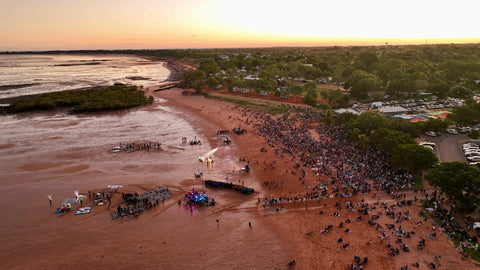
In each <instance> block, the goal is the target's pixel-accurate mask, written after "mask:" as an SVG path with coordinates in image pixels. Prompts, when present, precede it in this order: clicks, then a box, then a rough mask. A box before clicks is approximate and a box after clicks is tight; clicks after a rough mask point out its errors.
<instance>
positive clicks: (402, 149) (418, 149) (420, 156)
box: [392, 144, 438, 172]
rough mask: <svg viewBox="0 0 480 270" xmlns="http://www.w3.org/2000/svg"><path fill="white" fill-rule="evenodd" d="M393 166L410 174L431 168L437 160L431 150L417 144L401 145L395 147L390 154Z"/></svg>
mask: <svg viewBox="0 0 480 270" xmlns="http://www.w3.org/2000/svg"><path fill="white" fill-rule="evenodd" d="M392 162H393V164H395V165H397V166H400V167H403V168H405V169H407V170H409V171H411V172H417V171H419V170H424V169H428V168H431V167H433V166H434V165H435V164H437V163H438V158H437V156H435V154H434V153H433V151H432V150H431V149H428V148H427V147H425V146H422V145H419V144H401V145H398V146H397V147H395V149H394V150H393V154H392Z"/></svg>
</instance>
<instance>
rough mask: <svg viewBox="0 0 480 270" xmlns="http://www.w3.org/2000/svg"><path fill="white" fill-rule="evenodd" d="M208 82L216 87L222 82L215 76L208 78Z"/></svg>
mask: <svg viewBox="0 0 480 270" xmlns="http://www.w3.org/2000/svg"><path fill="white" fill-rule="evenodd" d="M207 84H208V86H210V87H215V86H217V85H219V84H220V82H219V81H218V80H217V78H215V77H210V78H208V79H207Z"/></svg>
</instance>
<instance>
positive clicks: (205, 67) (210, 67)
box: [199, 59, 220, 76]
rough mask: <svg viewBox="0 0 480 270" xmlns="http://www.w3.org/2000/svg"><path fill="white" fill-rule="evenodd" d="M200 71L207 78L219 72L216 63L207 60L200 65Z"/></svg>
mask: <svg viewBox="0 0 480 270" xmlns="http://www.w3.org/2000/svg"><path fill="white" fill-rule="evenodd" d="M199 69H200V70H202V71H203V72H205V74H207V75H208V76H210V75H214V74H215V73H217V72H218V71H220V67H219V66H218V64H217V62H216V61H215V60H213V59H208V60H205V61H203V62H201V63H200V68H199Z"/></svg>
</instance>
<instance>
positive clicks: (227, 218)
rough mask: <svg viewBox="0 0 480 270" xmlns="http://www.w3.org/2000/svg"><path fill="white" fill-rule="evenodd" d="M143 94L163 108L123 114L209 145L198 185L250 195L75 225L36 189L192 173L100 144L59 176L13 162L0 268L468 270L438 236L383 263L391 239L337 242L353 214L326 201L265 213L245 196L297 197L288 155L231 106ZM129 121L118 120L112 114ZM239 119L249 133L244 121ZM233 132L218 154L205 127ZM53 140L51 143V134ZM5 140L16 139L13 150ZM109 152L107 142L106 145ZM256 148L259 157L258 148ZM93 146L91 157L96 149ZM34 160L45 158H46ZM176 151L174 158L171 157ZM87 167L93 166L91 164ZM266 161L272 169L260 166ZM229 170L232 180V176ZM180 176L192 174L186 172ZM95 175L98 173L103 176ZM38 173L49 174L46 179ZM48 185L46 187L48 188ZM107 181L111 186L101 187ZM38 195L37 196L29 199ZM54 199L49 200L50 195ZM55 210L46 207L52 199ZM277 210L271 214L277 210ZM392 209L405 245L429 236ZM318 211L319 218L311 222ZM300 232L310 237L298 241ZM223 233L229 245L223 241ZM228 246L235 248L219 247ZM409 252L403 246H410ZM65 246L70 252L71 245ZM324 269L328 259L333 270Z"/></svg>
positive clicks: (356, 235) (172, 93) (355, 233)
mask: <svg viewBox="0 0 480 270" xmlns="http://www.w3.org/2000/svg"><path fill="white" fill-rule="evenodd" d="M154 89H155V86H151V87H147V88H146V89H144V90H145V91H146V92H147V94H149V95H152V96H154V97H157V98H161V99H163V100H166V101H163V100H161V101H160V100H157V101H158V102H155V103H154V104H152V105H148V106H145V107H139V108H138V110H137V109H135V110H132V112H133V111H135V112H137V111H138V112H139V113H142V114H144V115H145V118H143V120H144V121H145V122H149V123H150V122H156V121H157V120H158V119H156V118H154V117H153V116H155V114H152V112H155V111H158V110H159V109H158V108H157V107H158V105H159V104H160V105H161V106H163V105H166V106H167V107H169V108H170V109H171V110H172V111H175V112H180V114H181V116H180V117H181V118H183V119H184V120H186V121H188V122H189V123H190V124H191V125H192V126H193V128H194V130H195V131H199V133H200V134H198V133H197V135H201V136H202V140H203V138H205V139H206V140H208V142H209V143H208V145H207V144H205V145H204V147H210V148H214V147H219V148H221V150H219V151H217V152H216V153H215V168H214V170H212V171H213V172H212V171H209V172H207V176H209V177H210V176H211V177H212V179H213V180H223V179H222V178H221V177H224V176H225V175H226V176H228V177H229V181H235V182H236V181H240V180H241V181H244V182H245V185H246V186H248V187H254V188H255V190H256V191H257V192H258V193H257V194H256V195H252V196H248V197H245V196H243V195H237V194H232V193H230V192H226V191H221V190H213V189H212V190H209V193H210V192H211V193H212V194H213V195H214V196H218V197H215V199H217V198H218V199H219V200H218V205H217V206H215V207H213V208H207V209H202V210H199V212H198V215H193V214H192V215H191V214H190V213H188V211H185V209H181V208H180V207H177V206H176V200H177V198H180V197H181V195H182V191H180V190H178V193H177V195H176V197H175V199H172V200H171V201H168V202H166V203H165V206H164V207H163V208H161V207H157V209H156V210H153V211H148V212H146V213H144V214H142V215H140V216H139V217H138V218H135V219H133V218H132V219H129V220H119V221H111V220H110V218H109V216H108V214H109V211H110V210H111V209H103V210H101V211H100V209H94V210H97V212H93V213H92V214H90V215H86V216H82V217H75V216H72V215H66V216H62V217H60V216H55V215H53V214H52V209H53V208H52V207H48V206H47V202H46V198H45V194H50V193H46V192H50V190H51V189H52V183H55V190H56V191H57V192H58V193H60V194H59V195H58V196H59V197H58V199H60V196H63V195H64V194H65V195H66V194H67V193H68V194H69V195H70V196H72V193H71V191H72V190H74V189H73V188H78V186H80V187H81V188H82V191H85V188H88V187H92V189H93V188H100V187H104V184H105V183H106V182H107V181H106V180H105V179H102V176H103V177H105V176H107V177H108V178H110V181H112V179H114V181H125V183H131V186H128V188H130V189H131V190H134V189H135V190H138V189H144V190H146V189H148V188H150V187H151V186H152V185H153V184H156V183H159V184H160V183H162V181H165V177H164V178H162V177H161V176H157V175H156V174H158V175H162V174H165V173H167V172H169V171H173V170H183V171H187V169H186V168H188V173H189V175H190V177H191V178H188V179H180V178H179V179H178V181H179V184H178V185H176V187H178V188H183V189H185V190H187V189H189V188H191V187H195V188H201V184H200V183H199V182H198V180H195V179H192V178H193V169H194V168H193V166H190V167H188V164H182V166H181V167H178V168H177V167H174V166H171V165H169V164H167V165H165V166H155V165H156V164H154V163H157V162H160V163H161V162H162V156H159V155H156V154H154V153H148V154H147V152H137V153H136V154H138V155H131V153H128V154H125V155H121V156H112V155H111V154H110V153H107V148H106V146H105V147H104V148H105V149H103V148H102V147H103V146H101V147H98V146H97V147H95V149H92V148H91V147H89V146H88V145H83V146H81V147H78V148H75V149H73V151H72V152H68V151H67V153H61V154H57V155H55V156H54V157H53V159H52V160H50V162H52V161H53V162H56V163H58V164H61V163H62V161H63V160H62V158H63V157H68V158H70V159H71V156H74V157H75V158H74V159H71V160H68V159H67V162H72V163H71V164H68V165H67V166H64V167H67V168H64V167H62V166H60V165H58V166H57V164H53V163H52V164H49V163H48V162H47V161H48V160H47V161H45V163H42V162H40V161H38V160H33V159H31V158H30V159H28V160H26V161H23V160H22V162H20V165H19V164H16V163H14V164H15V165H14V166H12V168H13V169H14V170H15V169H16V170H18V171H20V172H21V173H18V172H17V174H15V175H13V174H8V173H9V172H10V171H9V170H6V169H5V171H4V173H5V174H6V176H7V178H9V179H7V180H4V181H3V182H2V184H3V186H2V185H0V188H2V189H1V190H2V191H4V192H5V196H4V198H2V202H1V203H2V205H4V206H5V208H6V209H8V213H7V214H8V216H11V214H10V213H11V212H13V211H18V212H17V213H18V214H17V215H16V216H15V218H16V219H18V220H19V221H17V220H16V219H15V222H18V223H19V224H22V222H23V221H25V222H24V223H23V224H22V226H18V228H15V229H14V230H13V229H12V231H8V230H4V232H3V235H4V236H5V239H6V240H5V241H4V242H3V243H2V244H1V245H0V254H2V255H0V259H2V261H3V262H4V263H5V265H6V267H7V268H8V267H10V268H21V269H40V268H41V269H45V268H47V267H49V268H59V269H64V268H68V267H71V266H72V265H75V266H76V267H77V268H79V269H92V268H98V267H107V268H116V269H129V268H131V267H139V268H149V269H156V268H161V269H191V268H192V267H196V268H199V269H345V268H346V267H348V265H349V264H351V263H352V262H353V258H354V256H361V257H369V264H368V266H367V267H366V269H399V268H400V267H402V266H404V265H405V264H408V265H410V264H411V263H413V262H415V261H419V262H421V263H422V267H421V268H420V269H427V267H426V263H428V262H432V261H434V262H435V263H437V265H438V266H439V269H472V268H473V267H475V266H478V265H476V264H474V263H472V262H471V261H470V260H463V259H462V258H461V256H460V254H459V253H458V252H457V251H456V250H455V249H454V248H453V247H452V245H451V243H450V242H449V240H448V239H446V238H445V237H443V236H439V238H438V239H436V240H430V239H427V248H426V249H425V250H422V251H420V250H418V251H417V250H412V252H411V253H403V252H402V253H401V254H399V255H398V256H397V257H390V256H389V255H388V253H387V249H386V247H385V246H386V244H387V243H388V242H392V243H393V242H394V241H395V238H394V237H392V239H391V240H380V239H378V234H379V232H378V231H377V230H375V229H374V228H373V227H371V226H370V225H368V224H367V223H366V222H365V221H364V222H356V221H353V222H352V224H351V225H350V226H349V228H350V229H351V230H352V232H351V233H346V232H344V229H340V228H339V226H338V223H339V222H340V221H344V220H345V219H346V218H347V217H349V218H352V220H355V218H356V217H357V216H358V215H359V214H358V213H356V212H349V211H347V210H345V209H343V210H341V211H340V212H341V217H335V216H334V212H336V211H339V210H338V209H337V207H336V206H335V205H334V203H336V202H337V201H339V200H338V199H336V198H328V199H325V200H323V199H322V201H318V202H317V201H316V200H314V201H311V202H309V206H308V209H307V206H306V204H305V203H304V202H297V203H289V204H284V205H282V206H279V205H278V204H277V205H268V206H267V207H266V208H263V207H262V205H261V204H259V203H257V197H260V198H262V199H263V198H264V197H265V198H269V197H270V196H275V197H277V196H282V195H283V194H288V195H289V196H290V195H292V196H293V195H296V194H305V192H308V190H307V189H305V187H304V185H303V183H300V181H298V180H299V179H298V176H295V175H292V174H291V173H290V172H291V171H290V170H291V169H292V167H293V166H294V165H295V161H294V160H293V158H292V159H291V158H290V157H288V156H287V157H280V156H278V155H276V154H275V153H274V148H273V147H270V146H268V145H267V143H266V140H265V138H264V137H261V136H259V135H256V134H254V132H253V130H254V128H253V127H252V126H253V125H254V124H255V123H258V120H257V119H255V117H252V116H251V115H250V114H248V112H247V111H246V110H244V109H243V108H241V107H237V106H236V105H234V104H231V103H228V102H224V101H220V100H214V99H208V98H205V97H204V96H197V95H189V96H183V95H182V91H183V90H184V89H180V88H172V89H169V90H165V91H161V92H154ZM129 112H130V111H128V112H127V111H124V110H122V111H120V113H121V114H123V113H125V114H128V113H129ZM50 114H51V113H49V112H47V113H43V116H45V115H47V117H45V119H41V121H40V122H42V121H43V122H49V121H50V122H51V123H50V125H54V126H55V127H56V128H57V129H58V130H62V128H68V127H70V125H73V126H74V125H81V124H82V119H73V118H72V119H68V122H66V124H65V125H63V126H62V125H60V124H57V120H59V119H55V117H51V115H50ZM113 114H116V113H93V114H91V115H93V116H94V117H95V118H98V121H103V122H105V121H110V122H112V119H113V121H118V122H119V124H123V123H121V121H120V119H117V118H115V119H114V118H111V119H108V120H107V117H103V116H107V115H113ZM81 117H84V116H81ZM12 118H13V117H12ZM75 118H76V117H75ZM53 120H55V121H53ZM247 120H248V122H249V123H250V124H247V123H246V122H247ZM238 127H241V128H246V129H247V133H245V134H243V135H236V134H234V133H230V134H229V135H228V136H229V138H231V140H232V144H231V145H228V146H225V145H224V144H223V142H222V138H221V137H219V136H217V133H216V130H217V129H226V130H230V131H231V130H232V129H233V128H238ZM20 128H21V127H20ZM137 128H138V126H137V125H136V123H134V125H131V126H125V130H126V132H130V131H134V129H137ZM148 128H149V129H150V130H151V129H158V130H159V133H160V134H161V125H152V126H149V127H148ZM179 132H180V133H179V134H178V135H176V136H183V134H182V133H181V130H179ZM137 134H138V133H137ZM141 136H144V135H141ZM58 137H59V138H60V139H62V134H61V132H59V134H58ZM55 138H57V134H56V136H51V137H49V138H46V139H45V140H43V139H42V141H41V146H40V147H42V148H43V146H45V145H46V146H49V142H51V140H52V139H55ZM178 138H180V137H178ZM92 139H93V137H92ZM15 143H17V142H16V141H15ZM109 143H112V142H111V141H109ZM264 146H266V149H267V151H266V152H263V151H260V149H262V147H264ZM31 147H32V149H30V150H28V151H32V152H34V151H35V147H39V146H38V143H37V142H34V143H32V145H31ZM60 147H61V145H60ZM1 148H3V149H11V151H15V145H14V144H13V145H0V149H1ZM98 148H102V150H99V149H98ZM187 148H188V147H187ZM166 149H168V146H166ZM188 149H192V150H191V151H196V150H194V149H197V148H191V147H190V148H188ZM28 151H27V154H26V155H27V157H28V154H29V153H28ZM44 151H48V149H47V150H44ZM176 151H181V150H178V149H177V150H176ZM165 154H168V153H165ZM171 155H172V156H175V155H176V153H175V152H173V151H172V153H171ZM140 156H141V157H142V158H143V161H147V162H149V163H148V167H147V166H145V167H141V166H140V165H139V164H135V161H136V159H137V158H139V157H140ZM77 157H78V158H77ZM239 157H240V158H246V160H248V161H250V164H251V166H252V168H253V169H252V170H251V172H250V173H248V174H246V173H239V172H238V167H239V166H240V164H242V163H240V162H239V161H238V158H239ZM92 159H94V160H93V162H92ZM110 159H111V160H110ZM72 160H73V161H72ZM190 160H192V161H193V160H194V161H195V162H196V163H195V164H199V163H198V161H197V160H196V159H195V157H192V159H189V160H188V162H190ZM42 161H43V160H42ZM28 162H32V164H30V166H21V165H22V163H28ZM34 162H35V163H34ZM96 162H98V163H96ZM108 162H111V163H112V164H122V166H120V167H116V166H113V165H111V164H109V163H108ZM275 162H276V164H277V165H276V167H274V166H271V165H272V164H275ZM49 166H52V167H49ZM17 167H18V168H17ZM6 168H7V167H6ZM112 168H113V169H114V170H112ZM232 168H234V169H237V171H236V172H232ZM144 170H145V171H148V172H152V174H151V175H150V174H149V175H148V177H147V176H146V175H147V174H145V175H142V171H144ZM190 170H192V173H191V174H190ZM26 171H27V172H26ZM292 171H293V170H292ZM83 172H85V173H83ZM105 172H107V173H108V175H107V174H104V173H105ZM126 172H130V174H126ZM29 173H30V174H29ZM49 173H51V175H53V176H54V177H50V176H51V175H50V174H49ZM33 174H36V175H37V174H38V175H42V174H43V176H41V177H39V178H38V179H37V178H36V177H32V175H33ZM117 174H118V177H117ZM152 176H153V177H152ZM17 177H20V178H22V177H23V179H20V180H18V179H17ZM29 177H31V178H32V179H33V180H34V181H37V182H32V183H27V184H25V185H22V184H23V183H22V182H23V181H25V182H26V181H27V180H26V179H27V178H29ZM82 177H83V178H82ZM51 178H53V179H54V180H57V182H54V181H53V182H50V181H52V180H51ZM314 179H315V180H316V178H315V177H314V176H313V174H311V173H310V172H309V175H308V176H307V180H308V181H311V182H313V180H314ZM59 180H60V181H59ZM9 181H10V182H11V183H10V185H7V184H6V182H9ZM28 181H30V179H28ZM40 181H44V182H40ZM70 181H75V182H70ZM264 181H273V182H276V183H278V184H280V186H279V188H276V187H275V188H274V187H273V185H270V186H268V185H264V184H262V182H264ZM39 183H40V184H39ZM110 184H117V183H116V182H115V183H113V182H111V183H110ZM121 184H123V182H121ZM5 187H6V188H5ZM61 192H62V193H61ZM135 192H136V191H135ZM39 194H40V195H39ZM28 196H31V197H32V198H33V199H32V198H28ZM40 196H41V197H42V198H41V199H39V197H40ZM56 196H57V194H56ZM412 197H413V192H409V193H408V194H407V198H412ZM55 199H57V198H56V197H55ZM29 200H31V201H32V202H31V204H30V205H29V206H28V209H27V210H26V211H23V210H25V209H24V208H27V207H26V206H25V203H18V201H29ZM347 200H350V201H352V202H353V203H360V202H361V200H365V201H367V202H368V203H372V204H374V203H375V202H377V201H376V199H375V198H370V196H369V195H365V196H352V197H350V198H348V199H343V200H341V203H342V205H343V203H345V201H347ZM382 201H387V202H389V203H390V204H391V203H394V202H395V200H393V199H390V198H389V196H388V195H386V194H383V195H382ZM55 203H58V200H57V201H55ZM279 208H280V210H278V211H277V209H279ZM400 210H401V211H411V212H412V213H413V214H412V220H411V221H404V222H402V223H400V225H401V226H402V227H403V228H405V229H406V230H409V231H410V230H412V231H413V230H415V231H416V232H417V235H416V236H414V237H412V238H414V239H408V240H405V241H408V244H409V245H410V247H411V248H412V249H414V248H415V246H414V244H415V241H416V240H418V238H419V237H423V236H424V235H425V234H426V233H428V232H431V228H432V226H434V225H433V224H432V221H431V219H429V220H428V222H425V223H424V225H422V226H418V225H417V224H416V223H415V222H417V221H419V220H420V219H421V217H419V216H418V215H417V214H418V211H419V208H418V205H414V206H410V207H406V208H400ZM320 211H322V212H323V213H322V214H319V212H320ZM215 219H220V225H217V224H216V222H215ZM380 221H381V223H382V224H385V223H388V222H391V220H390V219H388V218H387V217H386V216H382V217H381V218H380ZM248 222H252V223H253V228H249V226H248V225H247V224H248ZM379 223H380V222H379ZM25 224H26V225H25ZM0 225H2V226H3V227H8V226H11V224H8V226H7V224H6V222H5V221H4V223H0ZM328 225H333V227H334V228H333V230H332V231H331V232H329V233H328V234H327V233H321V231H322V230H323V229H324V228H325V227H326V226H328ZM310 232H312V233H311V234H310ZM389 233H390V232H389ZM24 235H25V236H24ZM232 235H234V236H235V237H237V238H232ZM439 235H440V233H439ZM340 237H341V238H344V239H346V240H347V239H348V240H349V241H350V242H351V246H350V248H349V249H342V247H341V245H340V244H338V242H337V239H338V238H340ZM224 239H228V240H224ZM232 239H233V240H238V241H237V242H233V241H232V242H229V240H232ZM239 239H241V240H242V241H240V240H239ZM368 240H371V241H372V243H373V244H368V242H367V241H368ZM412 243H414V244H413V245H412ZM72 246H75V248H71V247H72ZM192 247H193V248H192ZM197 247H198V248H197ZM172 250H173V251H172ZM177 253H179V254H180V253H183V254H186V255H183V254H182V255H178V254H177ZM24 254H27V256H25V255H24ZM292 260H295V261H296V264H295V265H293V266H292V267H289V266H287V263H288V262H290V261H292ZM262 262H264V263H262ZM267 262H275V266H272V264H268V265H267ZM332 262H335V265H334V266H333V265H332ZM277 263H278V264H277Z"/></svg>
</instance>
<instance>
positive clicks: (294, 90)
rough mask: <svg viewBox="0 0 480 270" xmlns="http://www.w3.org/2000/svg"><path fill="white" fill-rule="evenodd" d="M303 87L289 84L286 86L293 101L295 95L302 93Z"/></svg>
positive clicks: (295, 97)
mask: <svg viewBox="0 0 480 270" xmlns="http://www.w3.org/2000/svg"><path fill="white" fill-rule="evenodd" d="M303 90H304V89H303V87H301V86H299V85H290V86H289V87H288V92H289V93H290V94H292V95H293V102H295V101H296V99H297V96H298V95H300V94H301V93H303Z"/></svg>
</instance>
